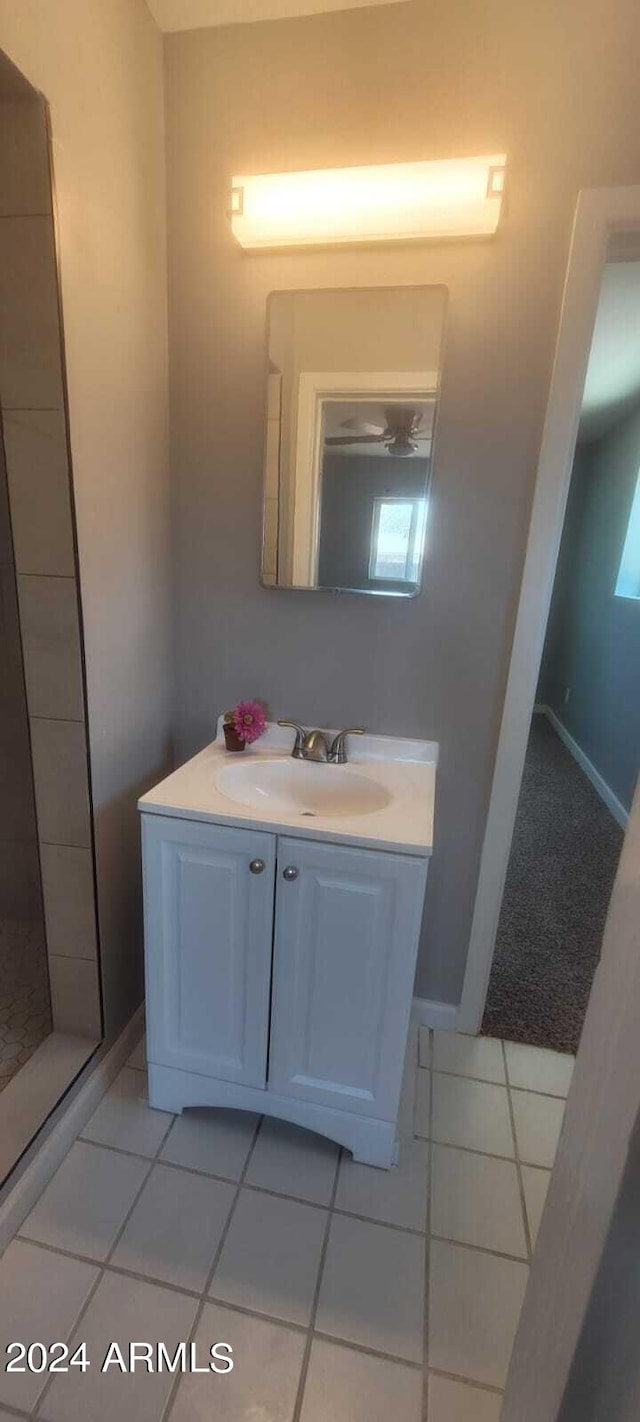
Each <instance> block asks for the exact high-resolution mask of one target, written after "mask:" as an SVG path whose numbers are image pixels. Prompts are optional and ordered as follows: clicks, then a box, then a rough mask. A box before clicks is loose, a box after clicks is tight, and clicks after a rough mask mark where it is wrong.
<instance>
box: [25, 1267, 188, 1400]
mask: <svg viewBox="0 0 640 1422" xmlns="http://www.w3.org/2000/svg"><path fill="white" fill-rule="evenodd" d="M197 1306H198V1303H197V1299H193V1298H189V1297H188V1295H187V1294H179V1293H177V1292H176V1291H175V1289H163V1288H160V1287H159V1286H158V1285H157V1284H147V1283H142V1282H141V1281H140V1280H139V1279H128V1278H125V1277H124V1275H122V1274H110V1273H109V1272H107V1273H106V1274H105V1275H104V1277H103V1278H102V1279H101V1280H100V1283H99V1285H98V1287H97V1289H96V1292H95V1294H94V1296H93V1298H92V1300H91V1303H90V1304H89V1307H88V1309H87V1312H86V1313H85V1315H84V1317H83V1318H82V1319H81V1320H80V1324H79V1326H78V1329H77V1332H76V1335H75V1337H74V1340H73V1342H74V1343H75V1344H77V1343H79V1342H81V1341H84V1342H86V1345H87V1357H88V1358H90V1359H91V1360H92V1362H91V1368H90V1370H89V1372H87V1373H80V1372H78V1371H77V1370H76V1369H75V1368H72V1369H70V1371H69V1372H68V1373H64V1374H60V1375H59V1376H58V1377H57V1378H55V1379H54V1382H53V1385H52V1387H51V1390H50V1392H48V1393H47V1396H46V1397H45V1399H44V1403H43V1404H42V1409H41V1413H40V1415H41V1416H42V1417H43V1418H47V1420H48V1422H113V1418H114V1417H127V1418H134V1417H135V1422H160V1418H161V1417H162V1413H163V1409H164V1407H165V1404H166V1400H167V1397H168V1394H169V1391H170V1388H171V1386H172V1383H173V1380H174V1379H173V1376H172V1374H171V1373H170V1372H169V1371H162V1372H158V1371H156V1370H155V1368H154V1372H153V1373H148V1372H147V1371H146V1368H141V1367H140V1366H138V1368H137V1369H136V1371H135V1373H122V1372H121V1371H120V1368H119V1367H117V1366H116V1365H114V1366H112V1367H111V1366H110V1367H109V1368H108V1370H107V1372H106V1373H103V1372H101V1366H102V1362H103V1360H104V1358H105V1357H106V1355H107V1352H108V1349H109V1344H110V1343H112V1342H116V1343H117V1344H118V1345H119V1347H120V1349H121V1350H122V1352H123V1356H124V1357H125V1359H128V1354H129V1344H130V1343H131V1342H139V1341H141V1340H144V1341H147V1342H150V1343H154V1344H155V1343H157V1342H162V1343H164V1345H165V1348H166V1349H167V1350H168V1352H169V1353H173V1351H174V1350H175V1348H176V1346H177V1344H178V1343H179V1342H181V1341H182V1339H187V1338H188V1337H189V1330H190V1328H191V1326H192V1323H193V1320H194V1318H195V1313H196V1308H197Z"/></svg>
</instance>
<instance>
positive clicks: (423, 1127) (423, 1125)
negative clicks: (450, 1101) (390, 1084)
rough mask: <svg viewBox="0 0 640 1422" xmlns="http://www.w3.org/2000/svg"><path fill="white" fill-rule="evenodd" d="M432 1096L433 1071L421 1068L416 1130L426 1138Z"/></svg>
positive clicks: (417, 1133) (416, 1099) (416, 1107)
mask: <svg viewBox="0 0 640 1422" xmlns="http://www.w3.org/2000/svg"><path fill="white" fill-rule="evenodd" d="M430 1096H431V1072H430V1071H423V1070H422V1069H421V1070H419V1071H418V1072H417V1073H416V1097H415V1116H414V1130H415V1133H416V1135H417V1136H422V1137H423V1138H424V1139H425V1140H428V1138H429V1117H430Z"/></svg>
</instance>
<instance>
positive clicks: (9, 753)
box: [0, 441, 42, 924]
mask: <svg viewBox="0 0 640 1422" xmlns="http://www.w3.org/2000/svg"><path fill="white" fill-rule="evenodd" d="M41 919H42V903H41V898H40V874H39V870H38V845H37V840H36V817H35V806H34V802H33V782H32V778H31V751H30V748H29V731H28V725H27V715H26V707H25V699H24V677H23V672H22V653H21V650H20V622H19V618H18V600H17V597H16V580H15V571H14V565H13V551H12V547H11V524H10V521H9V491H8V488H7V476H6V469H5V464H4V457H3V449H2V443H1V441H0V924H1V923H2V921H5V920H6V921H15V920H18V921H20V922H22V923H24V924H27V923H33V924H36V923H38V922H40V921H41Z"/></svg>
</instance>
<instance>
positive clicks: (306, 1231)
mask: <svg viewBox="0 0 640 1422" xmlns="http://www.w3.org/2000/svg"><path fill="white" fill-rule="evenodd" d="M326 1222H327V1216H326V1211H324V1210H319V1209H316V1208H315V1207H314V1206H312V1205H300V1204H298V1203H297V1201H295V1200H279V1199H277V1198H276V1197H275V1196H274V1195H261V1194H259V1193H258V1192H257V1191H256V1190H243V1191H242V1192H241V1195H240V1199H239V1200H238V1204H237V1205H236V1208H235V1210H234V1213H233V1218H232V1220H231V1225H230V1227H229V1233H228V1234H227V1238H226V1240H225V1243H224V1247H223V1250H222V1254H221V1255H220V1259H219V1261H218V1264H217V1267H216V1271H215V1274H214V1276H213V1281H212V1284H211V1287H210V1294H211V1296H212V1298H215V1299H219V1300H221V1301H223V1302H227V1303H235V1304H240V1305H241V1306H242V1307H245V1308H252V1309H255V1310H256V1311H257V1312H258V1313H268V1314H271V1315H272V1317H274V1318H281V1319H283V1320H284V1321H285V1322H287V1323H302V1324H305V1323H308V1321H309V1316H310V1313H311V1305H312V1303H313V1296H314V1291H315V1287H316V1281H317V1277H318V1269H319V1266H320V1253H321V1250H322V1242H323V1239H324V1233H325V1228H326Z"/></svg>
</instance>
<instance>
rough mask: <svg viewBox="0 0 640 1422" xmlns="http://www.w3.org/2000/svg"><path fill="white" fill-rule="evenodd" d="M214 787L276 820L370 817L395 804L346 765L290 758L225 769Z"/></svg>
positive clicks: (242, 764) (251, 761) (219, 773)
mask: <svg viewBox="0 0 640 1422" xmlns="http://www.w3.org/2000/svg"><path fill="white" fill-rule="evenodd" d="M216 785H217V787H218V790H221V791H222V793H223V795H226V796H227V798H228V799H229V800H235V801H236V803H237V804H239V805H250V806H252V807H253V808H256V807H259V808H260V809H262V810H268V811H270V812H272V813H273V814H274V815H275V816H279V815H282V814H285V815H292V814H293V815H303V816H308V817H309V818H311V819H312V818H313V817H314V816H315V815H321V816H323V817H325V818H333V817H334V816H337V815H371V814H373V813H374V811H375V810H384V809H385V807H386V806H387V805H388V804H389V803H390V801H391V796H390V795H389V793H388V791H387V790H385V789H384V787H383V786H382V785H378V784H376V783H375V781H373V780H368V779H367V777H366V775H363V774H360V773H358V772H357V771H353V770H349V769H348V768H347V767H346V766H344V765H325V764H323V763H319V764H314V763H313V762H312V761H300V760H292V759H291V757H289V758H288V759H287V760H263V761H259V760H258V759H257V758H256V759H255V760H248V761H243V762H242V763H236V764H234V765H225V766H223V768H222V770H220V771H218V774H217V775H216Z"/></svg>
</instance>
